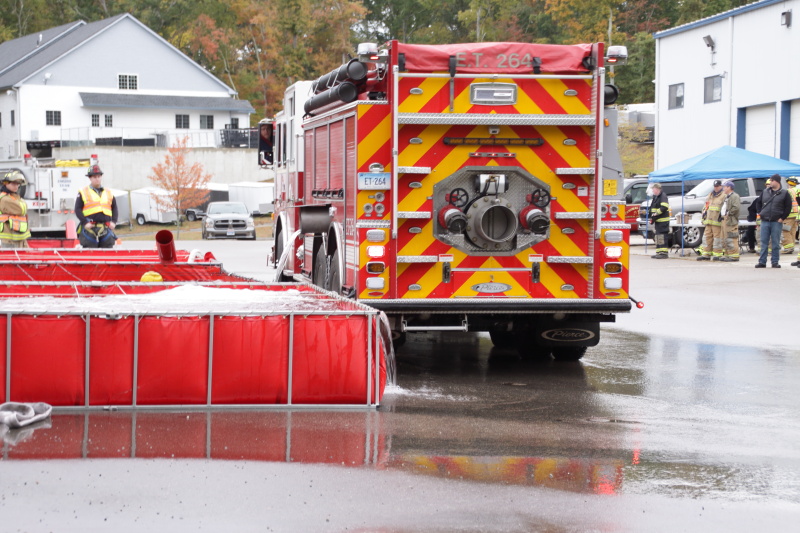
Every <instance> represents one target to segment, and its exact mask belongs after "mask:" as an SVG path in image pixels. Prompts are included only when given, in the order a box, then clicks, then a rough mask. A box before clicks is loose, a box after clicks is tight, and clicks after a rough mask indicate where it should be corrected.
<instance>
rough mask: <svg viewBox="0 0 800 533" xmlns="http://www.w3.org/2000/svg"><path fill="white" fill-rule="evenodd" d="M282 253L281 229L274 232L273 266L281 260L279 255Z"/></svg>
mask: <svg viewBox="0 0 800 533" xmlns="http://www.w3.org/2000/svg"><path fill="white" fill-rule="evenodd" d="M282 255H283V231H281V230H278V232H277V233H276V234H275V266H278V263H279V262H280V260H281V256H282Z"/></svg>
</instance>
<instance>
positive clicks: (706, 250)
mask: <svg viewBox="0 0 800 533" xmlns="http://www.w3.org/2000/svg"><path fill="white" fill-rule="evenodd" d="M724 202H725V195H724V194H722V180H714V190H713V191H711V192H710V193H708V196H707V197H706V203H705V206H704V207H703V225H704V226H705V227H706V229H705V233H704V234H703V251H702V254H703V255H701V256H700V257H698V258H697V260H698V261H711V259H712V257H713V259H714V261H719V260H720V258H721V257H722V249H723V246H722V216H721V215H720V210H721V209H722V204H723V203H724Z"/></svg>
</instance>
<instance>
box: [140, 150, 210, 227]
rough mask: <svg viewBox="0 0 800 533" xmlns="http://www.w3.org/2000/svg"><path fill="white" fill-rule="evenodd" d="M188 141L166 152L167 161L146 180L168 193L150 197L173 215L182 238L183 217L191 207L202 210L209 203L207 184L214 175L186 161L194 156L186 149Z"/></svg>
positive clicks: (165, 158)
mask: <svg viewBox="0 0 800 533" xmlns="http://www.w3.org/2000/svg"><path fill="white" fill-rule="evenodd" d="M188 141H189V138H188V137H184V138H182V139H179V140H178V141H177V142H176V143H175V145H174V146H172V147H170V148H167V154H166V155H165V156H164V161H163V162H161V163H158V164H157V165H156V166H154V167H153V168H152V171H153V174H152V175H150V176H147V179H149V180H150V181H151V182H153V185H155V186H156V187H158V188H159V189H163V190H165V191H167V194H165V195H163V196H162V195H156V194H153V195H151V198H152V199H153V201H154V202H155V204H156V206H157V208H158V209H159V210H160V211H174V212H175V215H176V220H177V221H178V230H177V234H178V235H177V236H178V237H180V234H181V233H180V231H181V230H180V227H181V214H182V213H183V212H184V211H185V210H186V209H190V208H192V207H199V206H200V205H201V204H202V203H203V202H205V201H206V200H207V199H208V182H209V181H211V174H208V173H206V172H204V169H203V165H201V164H200V163H192V164H191V165H190V164H189V163H188V162H187V161H186V156H187V155H188V154H189V152H191V148H189V147H188V146H187V144H188Z"/></svg>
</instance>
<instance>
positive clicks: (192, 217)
mask: <svg viewBox="0 0 800 533" xmlns="http://www.w3.org/2000/svg"><path fill="white" fill-rule="evenodd" d="M186 220H188V221H189V222H194V221H195V220H197V215H195V214H194V211H189V212H188V213H186Z"/></svg>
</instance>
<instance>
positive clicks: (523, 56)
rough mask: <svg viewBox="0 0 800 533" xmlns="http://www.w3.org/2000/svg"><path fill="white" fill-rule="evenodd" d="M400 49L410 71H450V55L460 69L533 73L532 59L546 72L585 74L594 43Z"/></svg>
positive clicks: (407, 46)
mask: <svg viewBox="0 0 800 533" xmlns="http://www.w3.org/2000/svg"><path fill="white" fill-rule="evenodd" d="M397 49H398V52H399V53H401V54H405V61H406V64H405V66H406V70H407V71H409V72H447V71H448V69H449V60H450V56H456V58H457V60H458V64H457V68H456V71H457V72H461V73H469V74H472V73H474V74H479V73H481V72H493V73H494V72H505V73H508V74H532V73H533V67H532V61H533V58H535V57H538V58H540V59H541V72H542V73H544V74H585V73H587V72H588V70H587V68H586V66H585V65H584V64H583V59H584V58H585V57H587V56H589V55H591V50H592V45H591V44H573V45H563V44H535V43H461V44H441V45H433V44H405V43H398V46H397Z"/></svg>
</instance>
